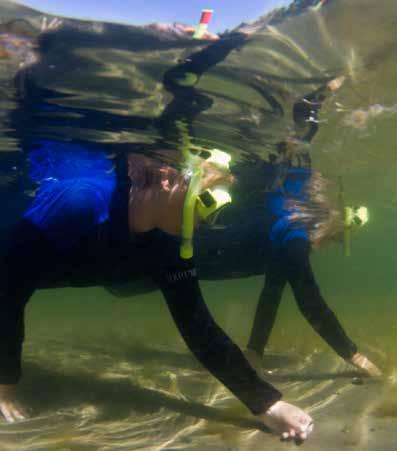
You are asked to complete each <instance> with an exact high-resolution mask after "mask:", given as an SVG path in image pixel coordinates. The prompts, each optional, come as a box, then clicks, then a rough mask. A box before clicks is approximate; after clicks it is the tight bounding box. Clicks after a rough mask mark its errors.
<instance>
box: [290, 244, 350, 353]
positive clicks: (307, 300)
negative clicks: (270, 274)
mask: <svg viewBox="0 0 397 451" xmlns="http://www.w3.org/2000/svg"><path fill="white" fill-rule="evenodd" d="M309 252H310V244H309V243H308V242H307V241H306V240H303V239H294V240H291V241H289V242H288V243H287V245H286V248H285V249H284V250H283V260H284V267H285V272H286V275H287V278H288V282H289V283H290V284H291V287H292V290H293V292H294V295H295V299H296V301H297V303H298V306H299V309H300V311H301V312H302V314H303V315H304V316H305V318H306V319H307V321H308V322H309V323H310V325H311V326H312V327H313V329H314V330H315V331H316V332H317V333H318V334H319V335H320V336H321V337H322V338H323V339H324V340H325V341H326V342H327V343H328V344H329V345H330V346H331V347H332V348H333V349H334V350H335V351H336V352H337V354H339V355H340V356H341V357H343V358H344V359H350V358H351V357H352V356H353V355H354V354H355V353H356V352H357V346H356V345H355V344H354V343H353V342H352V340H350V338H349V337H348V336H347V334H346V332H345V331H344V329H343V327H342V325H341V324H340V322H339V321H338V319H337V317H336V315H335V314H334V312H333V311H332V310H331V309H330V308H329V307H328V305H327V304H326V302H325V301H324V299H323V297H322V296H321V293H320V290H319V288H318V286H317V283H316V281H315V278H314V274H313V271H312V268H311V265H310V259H309Z"/></svg>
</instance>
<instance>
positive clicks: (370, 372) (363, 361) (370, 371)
mask: <svg viewBox="0 0 397 451" xmlns="http://www.w3.org/2000/svg"><path fill="white" fill-rule="evenodd" d="M348 362H349V363H351V364H352V365H354V366H355V367H356V368H357V369H358V370H360V373H362V374H363V375H364V376H369V377H379V376H382V371H381V370H380V369H379V368H378V367H377V366H376V365H375V364H374V363H372V362H371V361H370V360H369V359H368V357H366V356H365V355H363V354H360V353H359V352H356V353H355V354H354V355H353V357H352V358H351V359H350V360H348Z"/></svg>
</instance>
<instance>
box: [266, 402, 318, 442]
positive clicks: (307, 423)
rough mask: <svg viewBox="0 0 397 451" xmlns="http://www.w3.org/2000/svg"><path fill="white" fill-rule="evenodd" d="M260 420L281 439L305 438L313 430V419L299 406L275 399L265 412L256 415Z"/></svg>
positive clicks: (301, 439)
mask: <svg viewBox="0 0 397 451" xmlns="http://www.w3.org/2000/svg"><path fill="white" fill-rule="evenodd" d="M258 417H259V418H260V420H261V421H262V422H263V423H264V424H265V425H266V426H268V427H269V428H270V429H271V430H272V431H273V432H276V433H278V434H280V436H281V438H282V439H283V440H297V441H303V440H306V439H307V437H308V436H309V434H311V432H312V431H313V419H312V418H311V417H310V415H308V414H307V413H306V412H304V411H303V410H302V409H300V408H299V407H296V406H294V405H293V404H289V403H287V402H284V401H277V402H276V403H275V404H273V405H272V406H271V407H270V408H269V409H268V410H267V411H266V412H264V413H262V414H260V415H258Z"/></svg>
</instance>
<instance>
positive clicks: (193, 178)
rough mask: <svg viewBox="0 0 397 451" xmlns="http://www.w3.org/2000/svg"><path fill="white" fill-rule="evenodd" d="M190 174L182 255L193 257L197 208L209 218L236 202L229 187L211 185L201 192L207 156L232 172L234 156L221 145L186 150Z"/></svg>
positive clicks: (221, 167) (183, 225) (186, 173)
mask: <svg viewBox="0 0 397 451" xmlns="http://www.w3.org/2000/svg"><path fill="white" fill-rule="evenodd" d="M184 154H185V160H186V166H187V170H186V171H185V175H186V177H188V178H189V186H188V189H187V192H186V197H185V203H184V205H183V219H182V242H181V246H180V256H181V258H183V259H189V258H192V257H193V232H194V219H195V212H196V207H197V212H198V214H199V216H200V218H201V219H208V218H209V217H211V215H213V214H214V213H216V212H217V211H219V210H220V209H221V208H222V207H224V206H225V205H227V204H229V203H231V202H232V198H231V196H230V194H229V192H228V190H227V188H226V187H224V186H221V185H217V186H215V187H214V188H212V189H211V188H207V189H206V190H205V191H203V192H201V193H200V185H201V179H202V177H203V170H202V163H203V160H205V161H206V162H208V163H212V164H214V165H215V166H217V167H218V168H219V169H221V170H223V171H227V172H230V167H229V164H230V161H231V156H230V155H229V154H228V153H226V152H223V151H222V150H219V149H212V150H207V149H194V148H193V149H190V150H188V151H185V152H184Z"/></svg>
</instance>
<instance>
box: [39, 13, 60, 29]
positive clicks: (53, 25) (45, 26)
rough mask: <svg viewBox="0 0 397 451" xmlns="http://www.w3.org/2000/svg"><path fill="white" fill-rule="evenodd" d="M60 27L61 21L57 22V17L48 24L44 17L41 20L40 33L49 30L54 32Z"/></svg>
mask: <svg viewBox="0 0 397 451" xmlns="http://www.w3.org/2000/svg"><path fill="white" fill-rule="evenodd" d="M61 25H62V20H59V19H58V18H57V17H54V18H53V19H52V20H51V22H48V20H47V17H46V16H44V17H43V18H42V19H41V27H40V29H41V32H42V33H44V32H46V31H50V30H56V29H57V28H59V27H60V26H61Z"/></svg>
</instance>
